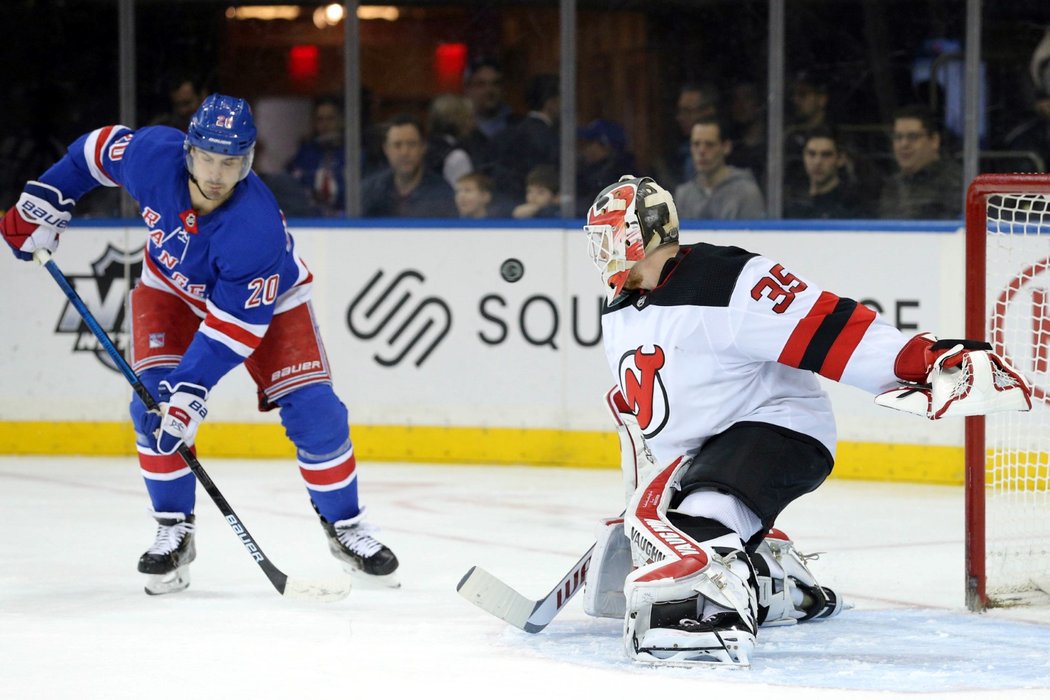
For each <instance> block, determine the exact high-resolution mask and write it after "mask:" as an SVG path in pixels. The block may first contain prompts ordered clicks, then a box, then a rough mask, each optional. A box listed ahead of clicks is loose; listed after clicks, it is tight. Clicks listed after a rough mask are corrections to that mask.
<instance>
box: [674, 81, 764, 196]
mask: <svg viewBox="0 0 1050 700" xmlns="http://www.w3.org/2000/svg"><path fill="white" fill-rule="evenodd" d="M765 105H766V100H765V96H764V95H763V94H762V92H761V90H760V88H759V86H758V84H757V83H755V82H754V81H750V80H747V81H743V82H739V83H737V84H736V85H734V86H733V87H732V89H731V90H730V92H729V103H728V105H727V108H726V118H727V120H728V121H729V129H730V133H729V136H730V138H731V139H733V152H732V153H730V154H729V159H728V160H727V162H728V163H729V164H730V165H735V166H737V167H740V168H747V169H748V170H750V171H751V174H752V175H754V176H755V179H756V180H757V181H758V183H759V187H761V186H762V182H763V179H764V178H765V174H766V112H765ZM690 162H692V158H691V157H690Z"/></svg>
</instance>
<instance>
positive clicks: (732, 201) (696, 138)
mask: <svg viewBox="0 0 1050 700" xmlns="http://www.w3.org/2000/svg"><path fill="white" fill-rule="evenodd" d="M726 134H727V132H726V130H725V128H724V127H723V126H722V124H721V123H719V121H718V120H717V119H713V118H712V119H701V120H700V121H698V122H696V123H695V124H693V130H692V133H691V134H690V138H689V147H690V149H691V151H692V154H693V163H694V164H695V165H696V177H694V178H693V179H691V180H689V181H687V182H683V183H682V184H681V185H679V186H678V189H676V190H675V193H674V198H675V202H676V203H677V204H678V214H679V216H681V217H683V218H686V219H764V218H766V205H765V201H764V200H763V198H762V191H761V190H759V189H758V183H757V182H755V176H754V175H753V174H752V173H751V171H750V170H747V169H745V168H736V167H733V166H732V165H727V164H726V157H727V156H728V155H729V153H730V152H731V151H732V150H733V142H732V141H731V140H730V139H729V138H728V136H727V135H726Z"/></svg>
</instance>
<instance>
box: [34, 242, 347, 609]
mask: <svg viewBox="0 0 1050 700" xmlns="http://www.w3.org/2000/svg"><path fill="white" fill-rule="evenodd" d="M33 258H34V259H35V260H36V261H37V262H38V263H39V264H40V265H42V266H43V267H44V268H45V269H46V270H47V271H48V272H49V273H51V276H52V277H53V278H54V279H55V282H57V283H58V286H59V287H61V289H62V291H63V292H64V293H65V295H66V297H68V298H69V302H70V303H71V304H72V305H73V307H74V308H75V309H76V310H77V312H78V313H79V314H80V317H81V318H83V319H84V323H86V324H87V326H88V328H90V329H91V332H92V333H94V334H95V337H96V338H98V342H99V343H101V344H102V347H103V348H104V349H105V350H106V352H107V353H108V354H109V356H110V357H111V358H112V359H113V362H114V363H116V366H117V369H119V370H120V372H121V374H123V375H124V377H125V378H126V379H127V380H128V383H130V384H131V388H132V389H134V391H135V394H137V395H138V397H139V398H140V399H142V402H143V403H145V404H146V408H147V409H149V410H151V411H154V410H158V405H157V401H156V399H154V398H153V395H152V394H150V393H149V390H148V389H147V388H146V387H145V386H144V385H143V384H142V381H141V380H139V377H138V375H137V374H135V371H134V370H133V369H132V368H131V365H129V364H128V362H127V360H125V359H124V356H123V355H121V354H120V352H119V351H118V350H117V348H116V346H115V345H114V344H113V341H112V340H111V339H110V337H109V335H108V334H107V333H106V331H105V330H104V329H103V328H102V326H100V325H99V323H98V321H97V320H95V317H94V315H93V314H92V313H91V311H90V310H89V309H88V308H87V306H86V305H85V304H84V301H83V299H81V298H80V295H79V294H77V292H76V290H75V289H73V286H72V285H71V284H70V283H69V280H68V279H66V276H65V275H64V274H63V273H62V270H60V269H59V267H58V265H57V264H56V263H55V261H54V260H52V259H51V254H50V253H48V252H47V251H46V250H44V249H43V248H40V249H38V250H37V251H36V252H34V253H33ZM178 452H179V456H180V457H182V459H183V460H185V462H186V466H188V467H189V468H190V471H192V472H193V474H194V476H196V477H197V481H199V482H200V483H201V485H202V486H203V487H204V490H205V491H207V492H208V495H209V496H211V500H213V501H214V502H215V505H216V506H218V508H219V512H221V513H222V515H223V517H224V518H225V519H226V522H227V524H229V526H230V527H231V528H232V529H233V532H234V534H236V535H237V538H238V539H239V540H240V541H241V544H243V545H244V548H245V549H246V550H248V554H250V555H251V556H252V558H253V559H254V560H255V563H257V564H258V565H259V568H260V569H262V570H263V573H265V574H266V578H268V579H269V580H270V583H272V584H273V587H274V588H276V589H277V592H278V593H280V594H281V595H283V596H284V597H285V598H295V599H300V600H317V601H322V602H331V601H336V600H342V599H343V598H345V597H346V596H347V595H348V594H349V593H350V579H349V578H344V579H339V580H331V581H327V580H326V581H310V580H304V579H299V578H292V577H289V576H287V575H286V574H285V573H284V572H282V571H281V570H280V569H278V568H277V567H276V566H274V564H273V562H271V561H270V559H269V558H268V557H267V556H266V555H265V554H263V551H262V547H260V546H259V544H258V543H257V542H256V541H255V538H254V537H252V536H251V534H249V533H248V528H246V527H245V526H244V523H243V522H242V521H241V519H240V518H239V517H237V513H235V512H234V510H233V508H232V507H231V506H230V504H229V503H228V502H227V500H226V497H225V496H223V495H222V492H221V491H219V488H218V487H217V486H216V485H215V482H214V481H212V480H211V477H210V476H208V473H207V472H205V471H204V467H202V466H201V463H200V462H199V461H197V457H196V456H195V455H194V454H193V452H192V451H191V450H190V448H189V447H187V446H186V444H185V443H183V444H180V445H179V449H178Z"/></svg>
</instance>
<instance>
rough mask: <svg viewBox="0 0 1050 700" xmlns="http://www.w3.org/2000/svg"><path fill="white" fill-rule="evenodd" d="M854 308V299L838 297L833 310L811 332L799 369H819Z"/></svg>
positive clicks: (814, 370) (816, 370)
mask: <svg viewBox="0 0 1050 700" xmlns="http://www.w3.org/2000/svg"><path fill="white" fill-rule="evenodd" d="M856 308H857V302H855V301H854V300H852V299H844V298H839V301H838V303H837V304H835V310H834V311H832V312H831V313H830V314H828V315H827V316H825V317H824V320H823V321H821V322H820V326H819V327H818V328H817V331H816V333H814V334H813V338H812V339H810V341H809V345H807V346H806V352H805V354H803V355H802V361H801V362H799V364H798V368H799V369H807V370H809V371H811V372H819V371H820V368H821V367H823V366H824V360H826V359H827V357H828V353H829V352H830V351H831V347H832V346H833V345H834V344H835V341H836V340H838V338H839V334H840V333H842V329H843V328H845V327H846V323H847V322H849V320H850V318H851V317H852V316H853V312H854V311H855V310H856Z"/></svg>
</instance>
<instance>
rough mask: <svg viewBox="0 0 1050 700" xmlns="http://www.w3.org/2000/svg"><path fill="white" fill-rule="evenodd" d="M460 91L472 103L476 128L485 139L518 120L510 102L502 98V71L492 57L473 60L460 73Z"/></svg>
mask: <svg viewBox="0 0 1050 700" xmlns="http://www.w3.org/2000/svg"><path fill="white" fill-rule="evenodd" d="M463 92H464V94H465V95H466V97H467V99H468V100H470V101H471V102H472V103H473V104H474V118H475V121H476V123H477V129H478V131H479V132H480V133H481V135H482V136H484V137H485V139H487V140H488V141H490V142H491V141H493V140H494V139H496V137H498V136H499V135H500V134H502V133H503V132H504V131H505V130H506V129H507V127H509V126H513V125H514V124H516V123H517V122H518V117H517V116H516V115H515V114H514V111H513V110H512V109H511V108H510V105H508V104H507V103H506V102H504V101H503V71H502V70H500V67H499V65H498V64H496V63H495V62H494V61H491V60H489V59H486V58H480V59H477V60H475V61H474V62H472V63H471V64H470V66H469V67H468V68H467V70H466V72H465V73H464V75H463Z"/></svg>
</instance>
